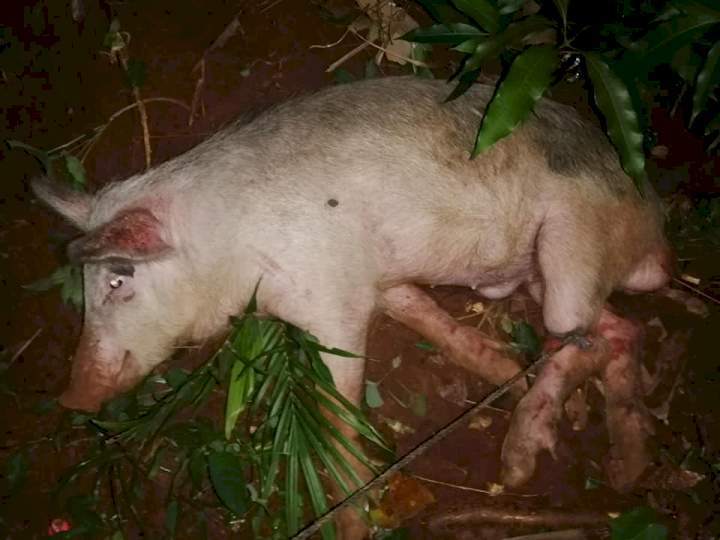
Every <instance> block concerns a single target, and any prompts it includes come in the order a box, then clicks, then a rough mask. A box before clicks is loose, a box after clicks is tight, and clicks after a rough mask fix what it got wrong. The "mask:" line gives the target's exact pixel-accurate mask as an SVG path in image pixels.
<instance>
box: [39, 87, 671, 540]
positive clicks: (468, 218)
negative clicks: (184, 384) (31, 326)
mask: <svg viewBox="0 0 720 540" xmlns="http://www.w3.org/2000/svg"><path fill="white" fill-rule="evenodd" d="M449 91H450V87H448V85H447V84H445V83H444V82H438V81H431V80H424V79H419V78H413V77H389V78H382V79H373V80H366V81H362V82H357V83H353V84H349V85H342V86H336V87H332V88H328V89H326V90H323V91H321V92H319V93H316V94H314V95H310V96H306V97H301V98H297V99H295V100H292V101H289V102H287V103H285V104H281V105H279V106H277V107H275V108H273V109H271V110H269V111H267V112H265V113H264V114H261V115H260V116H259V117H257V118H255V119H254V120H253V121H251V122H249V123H244V122H236V123H234V124H231V125H229V126H228V127H226V128H225V129H223V130H222V131H220V132H219V133H217V134H216V135H214V136H212V137H210V138H209V139H207V140H206V141H204V142H203V143H201V144H199V145H198V146H196V147H195V148H194V149H192V150H190V151H189V152H187V153H185V154H183V155H181V156H179V157H176V158H174V159H172V160H170V161H167V162H165V163H163V164H160V165H158V166H156V167H154V168H153V169H151V170H148V171H146V172H143V173H141V174H138V175H135V176H133V177H131V178H129V179H127V180H125V181H122V182H116V183H111V184H109V185H107V186H106V187H105V188H103V189H102V190H100V191H99V192H98V193H96V194H94V195H90V194H86V193H80V192H77V191H69V190H66V189H63V188H61V187H60V186H59V185H56V184H50V183H48V182H47V181H38V182H36V183H35V184H34V190H35V193H36V194H37V196H38V197H39V198H40V199H42V200H43V201H44V202H45V203H47V204H48V205H49V206H50V207H52V208H53V209H55V210H56V211H57V212H59V213H60V214H61V215H62V216H64V217H65V218H66V219H68V220H69V221H70V222H71V223H73V224H74V225H76V226H77V227H78V228H79V229H80V230H81V231H82V233H83V234H82V236H80V237H79V238H78V239H76V240H74V241H73V242H72V243H71V244H70V245H69V248H68V255H69V258H70V259H71V260H72V261H74V262H76V263H80V264H82V265H83V269H84V286H85V314H84V327H83V331H82V335H81V337H80V342H79V345H78V347H77V351H76V353H75V355H74V360H73V365H72V371H71V376H70V383H69V386H68V388H67V389H66V390H65V391H64V392H63V394H62V395H61V397H60V402H61V403H62V404H63V405H64V406H66V407H70V408H77V409H84V410H90V411H92V410H97V409H98V407H99V406H100V405H101V404H102V403H103V402H104V401H105V400H107V399H109V398H111V397H112V396H114V395H115V394H117V393H118V392H121V391H123V390H126V389H128V388H131V387H132V386H133V385H134V384H136V383H137V382H138V381H139V380H141V379H142V378H143V376H145V375H146V374H147V373H149V372H150V371H151V370H152V369H153V368H154V367H155V366H157V365H158V364H160V363H161V362H162V361H163V360H165V359H166V358H167V357H168V356H169V355H170V353H171V351H172V350H173V347H175V346H176V345H178V344H180V343H184V342H191V341H199V340H203V339H205V338H208V337H210V336H214V335H217V334H218V333H221V332H223V331H225V330H226V329H227V328H228V320H229V317H230V316H232V315H234V314H237V313H239V312H241V311H242V310H243V308H244V307H245V306H246V304H247V303H248V301H249V299H250V297H251V295H252V293H253V290H254V289H255V286H256V285H257V284H258V283H260V287H259V289H258V292H257V302H258V309H259V311H260V312H261V313H265V314H269V315H273V316H276V317H278V318H280V319H283V320H286V321H288V322H290V323H292V324H294V325H296V326H298V327H300V328H302V329H305V330H307V331H309V332H311V333H313V334H314V335H315V336H316V337H317V338H318V339H319V340H320V342H322V343H323V344H325V345H327V346H331V347H338V348H341V349H344V350H348V351H352V352H354V353H357V354H359V355H361V356H362V355H364V353H365V340H366V335H367V329H368V325H369V323H370V321H371V319H372V317H373V316H374V315H375V314H376V313H378V312H382V311H384V312H386V313H388V314H389V315H390V316H392V317H395V318H396V319H398V320H400V321H401V322H405V323H406V324H408V325H410V326H411V327H414V328H417V329H419V330H420V331H422V332H424V333H426V334H429V335H431V336H433V337H434V338H436V339H438V340H441V341H444V345H445V347H446V349H448V350H450V352H451V354H452V355H453V356H456V357H457V356H461V357H463V356H464V358H462V359H461V361H463V362H466V363H467V362H470V363H471V364H472V363H473V357H475V360H476V361H475V365H474V366H471V367H474V369H476V370H477V371H479V372H482V373H484V374H485V375H487V376H488V378H490V379H491V380H493V382H495V383H496V384H499V383H501V382H502V380H504V379H503V377H506V376H509V375H511V374H512V373H514V372H516V371H517V369H518V366H517V364H516V363H514V362H512V361H510V360H507V359H504V356H503V355H502V354H501V353H500V352H499V351H498V350H496V349H495V348H493V347H492V346H487V343H485V342H483V341H481V340H480V341H479V339H480V338H478V337H477V336H472V335H469V334H468V332H472V329H469V330H468V331H464V332H460V331H459V325H457V323H455V322H454V321H453V320H452V319H451V318H450V317H449V316H448V315H447V314H445V313H444V312H442V310H440V308H438V306H437V305H436V304H434V302H433V301H432V300H431V299H430V298H429V297H428V296H427V294H426V293H425V292H424V291H423V290H422V289H421V288H419V287H418V286H419V285H457V286H466V287H472V288H473V289H475V290H476V291H477V292H478V293H479V294H480V295H484V296H486V297H489V298H500V297H503V296H507V295H509V294H511V293H512V292H513V291H514V290H515V289H516V288H517V287H519V286H521V285H527V286H529V287H530V290H531V291H532V292H533V295H534V296H535V297H536V298H537V299H538V301H540V302H541V303H542V308H543V319H544V324H545V326H546V328H547V330H548V331H549V332H550V333H552V334H554V335H557V336H565V335H568V334H586V333H588V332H593V331H594V330H595V329H596V327H597V325H598V322H599V321H600V318H601V315H602V314H603V313H604V312H603V306H604V304H605V301H606V299H607V297H608V295H609V294H610V292H611V291H613V290H616V289H624V290H632V291H638V292H641V291H650V290H654V289H656V288H659V287H661V286H663V285H664V284H665V283H666V282H667V280H668V277H669V262H668V261H669V251H668V246H667V243H666V240H665V237H664V235H663V226H662V213H661V211H660V207H659V204H658V201H657V198H656V197H655V196H654V195H653V194H652V193H651V192H650V190H649V189H648V188H647V186H646V187H645V190H644V193H643V194H641V193H640V192H639V191H638V189H637V188H636V186H635V185H634V184H633V181H632V180H631V179H630V178H629V177H628V176H627V175H626V174H625V173H624V172H623V170H622V168H621V167H620V165H619V164H618V159H617V157H616V154H615V152H614V150H613V148H612V147H611V145H610V144H609V143H608V141H607V140H606V137H605V136H604V134H603V133H602V132H601V131H600V130H599V129H598V128H596V127H595V126H593V125H591V124H589V123H587V122H585V121H583V120H582V119H581V118H580V117H579V115H578V114H577V113H576V112H575V111H574V110H573V109H571V108H569V107H566V106H563V105H560V104H558V103H555V102H552V101H550V100H547V99H544V100H541V101H540V102H539V103H538V104H537V105H536V107H535V111H534V114H533V116H532V117H531V118H530V119H529V120H528V122H527V123H525V124H523V125H522V126H520V127H519V128H518V129H516V130H515V131H514V132H513V133H512V135H510V136H509V137H507V138H505V139H503V140H501V141H499V142H498V143H497V144H495V145H494V146H492V147H491V148H490V149H488V150H487V151H486V152H484V153H482V154H481V155H479V156H477V157H476V158H475V159H470V150H471V148H472V145H473V141H474V136H475V132H476V129H477V126H478V125H479V122H480V120H481V117H482V114H483V110H484V108H485V106H486V104H487V103H488V101H489V99H490V98H491V96H492V93H493V89H492V88H491V87H487V86H483V85H475V86H474V87H472V88H471V89H470V90H469V91H468V92H467V93H466V94H464V95H463V96H461V97H459V98H458V99H456V100H454V101H451V102H448V103H444V99H445V97H446V96H447V95H448V94H449ZM443 336H445V337H443ZM468 351H470V352H468ZM453 353H455V354H453ZM483 355H484V356H483ZM578 355H580V353H578ZM480 356H483V358H480V359H478V358H479V357H480ZM578 357H579V356H578ZM323 359H324V361H325V362H326V363H327V365H328V367H329V369H330V372H331V373H332V376H333V379H334V381H335V384H336V386H337V388H338V390H339V391H340V392H341V393H342V394H343V395H344V396H345V397H346V398H347V399H349V400H350V401H351V402H353V403H355V404H359V403H360V400H361V390H362V388H363V371H364V361H363V359H362V358H360V359H357V360H355V361H348V359H344V358H343V359H338V358H336V357H333V356H331V355H324V356H323ZM494 361H497V362H500V364H501V367H499V368H498V367H493V362H494ZM503 362H504V364H503ZM526 418H527V416H526ZM346 432H348V431H347V430H346ZM528 451H530V450H528ZM533 451H535V450H533ZM341 530H342V532H343V537H344V538H361V537H362V536H363V535H364V534H365V533H364V531H363V527H362V525H361V524H358V522H357V520H356V521H355V522H354V523H352V519H349V521H348V522H347V523H345V524H344V525H343V528H341Z"/></svg>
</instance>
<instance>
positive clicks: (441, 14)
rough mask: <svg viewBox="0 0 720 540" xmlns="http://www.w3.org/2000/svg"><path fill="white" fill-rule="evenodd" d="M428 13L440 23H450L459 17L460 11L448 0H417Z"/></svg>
mask: <svg viewBox="0 0 720 540" xmlns="http://www.w3.org/2000/svg"><path fill="white" fill-rule="evenodd" d="M417 2H418V4H420V5H421V6H422V7H423V9H424V10H425V11H427V13H428V15H430V17H432V18H433V20H435V21H437V22H439V23H448V22H451V21H453V20H455V19H457V18H458V17H459V13H458V12H457V11H456V10H455V8H453V7H452V5H451V4H450V2H448V1H447V0H417Z"/></svg>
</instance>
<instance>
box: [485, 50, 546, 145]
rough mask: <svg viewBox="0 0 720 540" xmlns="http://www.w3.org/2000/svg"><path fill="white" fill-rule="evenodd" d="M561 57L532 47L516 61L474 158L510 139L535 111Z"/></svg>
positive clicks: (490, 111) (487, 113)
mask: <svg viewBox="0 0 720 540" xmlns="http://www.w3.org/2000/svg"><path fill="white" fill-rule="evenodd" d="M558 62H559V57H558V53H557V49H555V48H554V47H549V46H542V47H530V48H529V49H527V50H525V51H524V52H522V53H521V54H520V55H518V57H517V58H515V60H514V61H513V63H512V64H511V66H510V69H509V71H508V74H507V76H506V77H505V78H504V80H502V81H501V82H500V85H499V86H498V87H497V89H496V91H495V95H494V96H493V98H492V100H490V103H489V104H488V106H487V109H486V111H485V115H484V117H483V120H482V124H481V125H480V130H479V131H478V134H477V138H476V140H475V147H474V148H473V152H472V155H473V157H474V156H477V155H478V154H479V153H480V152H482V151H484V150H485V149H487V148H489V147H490V146H491V145H493V144H494V143H496V142H497V141H499V140H500V139H502V138H503V137H507V136H508V135H509V134H510V133H512V132H513V130H514V129H515V128H516V127H518V126H519V125H520V124H521V123H522V122H523V121H524V120H525V119H526V118H527V117H528V116H529V115H530V113H531V112H532V109H533V107H534V106H535V103H537V101H538V100H539V99H540V98H541V97H542V96H543V94H544V93H545V90H546V89H547V87H548V86H550V83H551V82H552V79H553V73H554V71H555V69H556V68H557V65H558Z"/></svg>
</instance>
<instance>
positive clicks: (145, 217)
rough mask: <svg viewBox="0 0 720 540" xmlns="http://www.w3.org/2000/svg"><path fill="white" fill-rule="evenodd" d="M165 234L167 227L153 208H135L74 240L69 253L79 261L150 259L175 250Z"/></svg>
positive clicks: (133, 260) (135, 260)
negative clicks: (165, 238) (156, 215)
mask: <svg viewBox="0 0 720 540" xmlns="http://www.w3.org/2000/svg"><path fill="white" fill-rule="evenodd" d="M163 236H164V227H163V225H162V223H161V222H160V220H159V219H158V218H157V217H155V215H154V214H153V213H152V212H151V211H150V210H148V209H147V208H134V209H130V210H125V211H123V212H120V213H119V214H117V215H116V216H115V217H114V218H113V219H112V220H111V221H109V222H107V223H105V224H104V225H101V226H99V227H97V228H96V229H93V230H92V231H90V232H89V233H87V234H85V235H84V236H81V237H80V238H78V239H77V240H75V241H73V242H72V243H71V244H70V246H68V257H69V258H70V260H71V261H73V262H78V263H93V262H102V261H107V260H112V259H116V260H127V261H132V262H143V261H149V260H153V259H158V258H160V257H162V256H163V255H166V254H167V253H168V252H170V251H171V249H172V248H171V246H170V245H169V244H168V243H167V242H166V241H165V240H164V239H163Z"/></svg>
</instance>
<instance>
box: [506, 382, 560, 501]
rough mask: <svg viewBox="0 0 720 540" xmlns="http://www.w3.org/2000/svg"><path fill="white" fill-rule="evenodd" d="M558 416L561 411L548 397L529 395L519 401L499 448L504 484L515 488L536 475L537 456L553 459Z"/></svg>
mask: <svg viewBox="0 0 720 540" xmlns="http://www.w3.org/2000/svg"><path fill="white" fill-rule="evenodd" d="M528 398H530V399H528ZM532 398H535V399H532ZM561 413H562V408H561V407H560V406H559V405H558V404H557V403H555V401H553V400H552V398H550V397H549V396H544V395H540V396H538V397H536V396H534V395H532V394H528V395H527V396H526V398H525V399H524V400H523V401H521V402H520V404H519V405H518V407H517V408H516V409H515V412H514V413H513V416H512V419H511V420H510V429H509V430H508V433H507V436H506V437H505V441H504V443H503V447H502V453H501V459H502V464H503V469H502V483H503V484H504V485H506V486H508V487H518V486H521V485H522V484H524V483H525V482H527V481H528V480H529V479H530V477H531V476H532V475H533V473H534V472H535V464H536V461H537V456H538V454H539V453H540V452H541V451H542V450H547V451H548V452H550V454H551V455H552V456H553V457H555V446H556V444H557V422H558V420H559V418H560V415H561Z"/></svg>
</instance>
